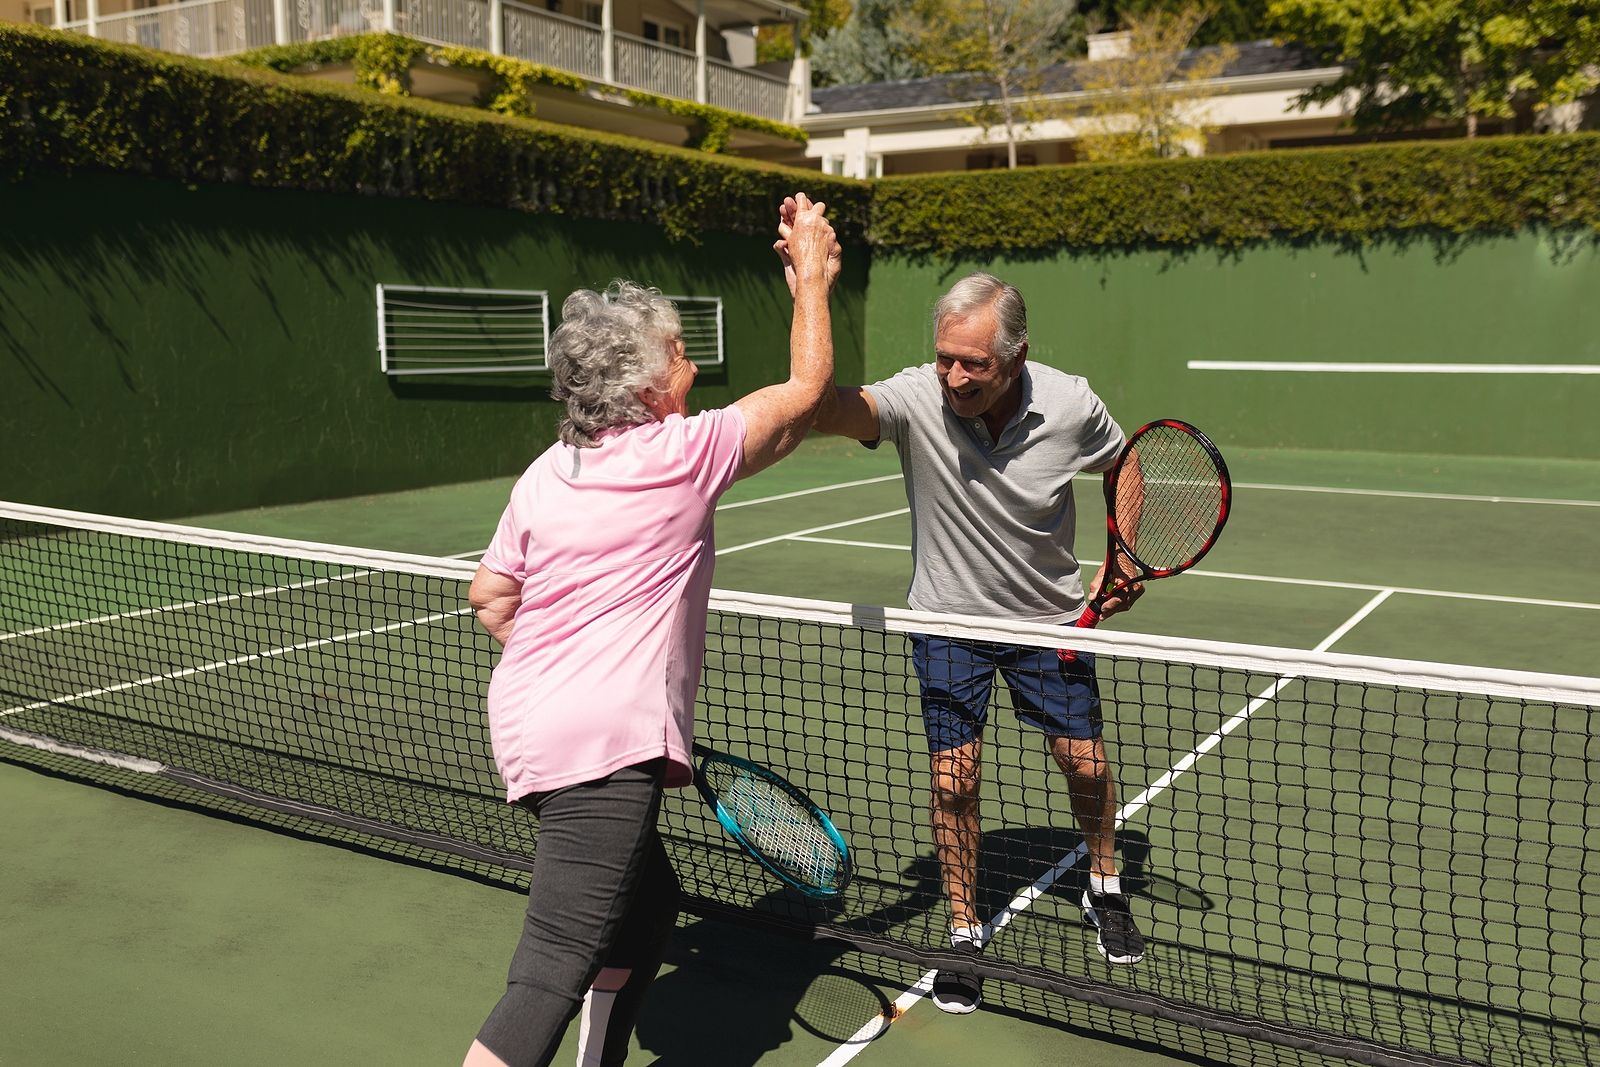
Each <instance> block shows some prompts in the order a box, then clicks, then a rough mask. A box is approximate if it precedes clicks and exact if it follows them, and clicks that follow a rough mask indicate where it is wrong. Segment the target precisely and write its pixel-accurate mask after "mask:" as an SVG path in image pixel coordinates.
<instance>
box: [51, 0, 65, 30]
mask: <svg viewBox="0 0 1600 1067" xmlns="http://www.w3.org/2000/svg"><path fill="white" fill-rule="evenodd" d="M54 18H55V27H56V29H58V30H59V29H60V28H61V27H63V26H65V25H66V24H67V0H56V10H55V15H54Z"/></svg>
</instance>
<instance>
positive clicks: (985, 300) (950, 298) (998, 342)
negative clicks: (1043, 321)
mask: <svg viewBox="0 0 1600 1067" xmlns="http://www.w3.org/2000/svg"><path fill="white" fill-rule="evenodd" d="M986 307H992V308H994V321H995V331H994V341H993V342H992V344H991V347H990V350H989V354H990V355H992V356H994V357H995V358H997V359H998V360H999V361H1000V366H1001V367H1009V366H1011V364H1013V363H1015V362H1016V360H1017V356H1018V355H1019V354H1020V353H1021V352H1022V349H1023V346H1024V345H1026V344H1027V343H1028V306H1027V305H1026V304H1024V303H1023V302H1022V293H1021V292H1019V291H1018V289H1017V287H1016V286H1014V285H1008V284H1006V283H1005V282H1003V281H1001V280H1000V279H999V278H996V277H995V276H994V275H993V274H986V273H984V272H983V271H981V270H980V271H975V272H973V273H972V274H969V275H967V276H966V277H965V278H962V279H961V280H960V281H958V282H956V283H955V284H954V285H952V286H951V287H950V291H949V292H947V293H945V294H944V295H943V296H941V297H940V298H939V302H938V303H937V304H935V305H933V335H934V337H935V338H937V337H938V336H939V326H940V324H941V323H943V322H944V320H945V319H948V318H966V317H967V316H968V315H971V314H972V313H973V312H974V311H979V310H981V309H983V308H986Z"/></svg>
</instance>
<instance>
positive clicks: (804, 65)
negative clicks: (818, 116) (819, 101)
mask: <svg viewBox="0 0 1600 1067" xmlns="http://www.w3.org/2000/svg"><path fill="white" fill-rule="evenodd" d="M810 110H811V60H810V59H809V58H808V57H806V56H795V57H794V62H793V63H791V64H789V91H788V92H787V93H785V94H784V107H783V121H784V122H787V123H789V124H790V125H798V124H799V122H800V119H801V117H802V116H804V115H805V114H806V113H807V112H808V111H810Z"/></svg>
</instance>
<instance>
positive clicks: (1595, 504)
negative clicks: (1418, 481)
mask: <svg viewBox="0 0 1600 1067" xmlns="http://www.w3.org/2000/svg"><path fill="white" fill-rule="evenodd" d="M1234 488H1235V489H1266V490H1270V491H1273V492H1279V493H1331V494H1334V495H1338V496H1394V497H1402V498H1404V499H1407V500H1463V501H1466V502H1468V503H1472V504H1550V505H1555V506H1566V507H1574V508H1600V500H1563V499H1561V498H1559V497H1539V496H1473V495H1471V494H1468V493H1424V492H1420V491H1417V492H1409V491H1403V490H1399V489H1340V488H1336V487H1334V486H1331V485H1276V484H1273V483H1271V482H1235V483H1234Z"/></svg>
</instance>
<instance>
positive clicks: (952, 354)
mask: <svg viewBox="0 0 1600 1067" xmlns="http://www.w3.org/2000/svg"><path fill="white" fill-rule="evenodd" d="M996 326H997V323H996V322H995V317H994V309H993V308H992V307H984V308H978V309H977V310H975V311H973V312H972V313H970V314H968V315H960V316H957V315H950V316H948V317H946V318H945V319H944V321H942V322H940V323H939V330H938V333H937V334H935V336H934V339H933V344H934V368H935V369H936V370H937V372H938V374H939V384H940V385H941V386H942V387H943V389H944V402H945V403H946V404H948V405H950V410H951V411H953V412H955V413H956V415H957V416H958V417H960V418H963V419H975V418H977V417H979V416H980V415H984V414H987V413H988V412H990V411H991V410H993V409H994V408H995V406H996V405H998V404H999V403H1000V402H1001V401H1002V400H1003V399H1004V398H1005V395H1006V393H1007V391H1009V390H1010V388H1011V386H1012V384H1013V383H1014V382H1015V381H1016V380H1017V375H1018V374H1019V373H1021V371H1022V359H1021V357H1020V356H1019V358H1017V359H1016V360H1014V361H1013V362H1012V364H1011V366H1010V367H1006V368H1002V366H1001V363H1000V358H999V357H998V356H997V355H995V354H994V352H993V351H992V350H991V349H992V347H993V344H994V336H995V330H996Z"/></svg>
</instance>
